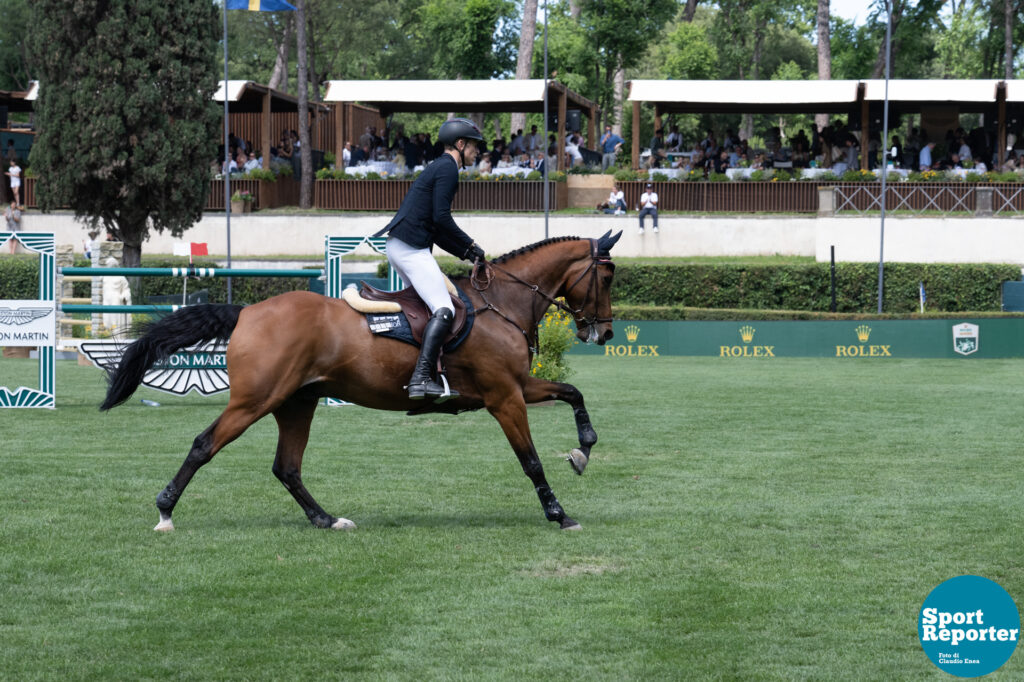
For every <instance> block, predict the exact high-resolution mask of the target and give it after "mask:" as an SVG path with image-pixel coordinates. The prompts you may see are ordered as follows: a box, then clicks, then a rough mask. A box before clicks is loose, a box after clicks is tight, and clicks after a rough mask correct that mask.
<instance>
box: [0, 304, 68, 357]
mask: <svg viewBox="0 0 1024 682" xmlns="http://www.w3.org/2000/svg"><path fill="white" fill-rule="evenodd" d="M56 341H57V314H56V308H55V305H54V302H53V301H0V346H53V345H54V344H55V343H56Z"/></svg>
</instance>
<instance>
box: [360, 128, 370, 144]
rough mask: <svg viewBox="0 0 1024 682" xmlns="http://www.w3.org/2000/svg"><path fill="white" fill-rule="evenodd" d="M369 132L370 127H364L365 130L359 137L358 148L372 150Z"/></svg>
mask: <svg viewBox="0 0 1024 682" xmlns="http://www.w3.org/2000/svg"><path fill="white" fill-rule="evenodd" d="M371 130H372V128H371V126H366V128H364V129H363V134H362V135H360V136H359V146H360V147H370V148H372V146H373V133H372V132H370V131H371Z"/></svg>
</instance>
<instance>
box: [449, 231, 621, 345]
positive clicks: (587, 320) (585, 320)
mask: <svg viewBox="0 0 1024 682" xmlns="http://www.w3.org/2000/svg"><path fill="white" fill-rule="evenodd" d="M589 241H590V264H589V265H587V267H586V269H584V270H583V272H582V273H580V276H579V277H577V278H576V279H575V280H574V281H573V283H572V284H570V285H569V286H567V287H566V288H565V293H566V295H568V294H569V292H571V291H572V290H573V289H575V288H576V286H577V285H578V284H579V283H580V282H582V281H583V278H584V277H586V276H587V274H588V273H589V274H590V281H589V282H588V283H587V285H586V287H587V293H586V295H585V296H584V297H583V303H581V304H580V307H579V308H571V307H569V306H568V305H567V304H566V303H563V302H561V301H559V300H558V299H556V298H555V297H554V296H551V295H550V294H547V293H545V292H543V291H541V290H540V287H539V286H538V285H536V284H530V283H529V282H527V281H526V280H524V279H522V278H521V277H519V276H517V275H515V274H513V273H511V272H509V271H508V270H506V269H505V268H503V267H501V266H499V265H498V264H496V263H492V262H488V261H483V260H478V261H476V262H475V263H473V272H472V274H470V276H469V281H470V283H471V284H472V285H473V288H474V289H476V291H477V293H478V294H480V298H482V299H483V302H484V307H483V308H481V309H480V311H481V312H483V311H487V310H492V311H494V312H495V313H497V314H498V315H499V316H501V317H502V318H503V319H505V320H506V321H507V322H508V323H509V324H511V325H512V326H513V327H515V328H516V329H518V330H519V331H520V332H522V334H523V336H525V337H526V343H527V345H528V346H529V347H530V351H531V352H533V353H536V352H537V350H538V347H539V345H540V344H539V342H538V341H539V336H538V333H537V329H538V327H539V325H540V322H539V321H538V323H537V325H535V326H534V329H533V340H532V341H531V337H530V334H529V333H528V332H527V331H526V330H525V329H523V328H522V327H520V326H519V325H518V324H516V322H515V321H514V320H512V318H510V317H509V316H508V315H506V314H505V313H503V312H502V311H501V310H499V309H498V308H497V307H496V306H495V305H494V304H493V303H491V302H490V301H488V300H487V296H486V294H485V293H484V292H485V291H486V290H487V288H488V287H489V286H491V282H492V281H493V280H494V273H493V272H492V269H493V270H497V271H498V272H500V273H502V274H503V275H505V276H506V277H508V278H509V279H511V280H512V281H514V282H517V283H518V284H522V285H523V286H524V287H526V288H527V289H529V290H530V291H532V292H533V293H534V294H535V295H537V296H540V297H541V298H542V299H544V300H545V301H547V302H548V304H549V305H553V306H555V307H556V308H558V309H559V310H561V311H563V312H566V313H568V314H569V315H571V316H572V319H573V322H575V323H576V327H577V329H579V328H580V327H581V326H582V327H589V328H593V326H594V325H595V324H599V323H601V322H611V321H612V318H611V317H598V316H597V297H598V281H597V266H598V265H608V266H611V267H612V268H613V269H614V268H615V264H614V263H613V262H612V259H611V258H610V257H602V256H601V255H600V254H599V253H598V246H597V240H596V239H590V240H589ZM591 297H593V300H594V305H593V314H592V315H590V316H588V315H587V314H586V308H587V304H588V303H589V302H590V300H591ZM532 308H533V306H531V309H532Z"/></svg>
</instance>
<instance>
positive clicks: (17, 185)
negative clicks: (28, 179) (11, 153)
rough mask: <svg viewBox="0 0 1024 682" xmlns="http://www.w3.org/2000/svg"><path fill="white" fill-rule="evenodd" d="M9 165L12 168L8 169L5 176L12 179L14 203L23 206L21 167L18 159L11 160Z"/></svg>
mask: <svg viewBox="0 0 1024 682" xmlns="http://www.w3.org/2000/svg"><path fill="white" fill-rule="evenodd" d="M9 163H10V168H8V169H7V172H6V173H4V175H6V176H7V177H9V178H10V179H11V192H13V194H14V203H16V204H18V205H19V206H21V166H19V165H18V159H11V160H10V162H9ZM22 208H24V206H22Z"/></svg>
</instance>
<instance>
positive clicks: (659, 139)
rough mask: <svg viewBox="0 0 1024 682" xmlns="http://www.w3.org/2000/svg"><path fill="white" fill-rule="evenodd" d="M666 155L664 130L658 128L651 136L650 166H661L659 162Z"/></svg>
mask: <svg viewBox="0 0 1024 682" xmlns="http://www.w3.org/2000/svg"><path fill="white" fill-rule="evenodd" d="M666 157H667V153H666V152H665V131H663V130H662V129H661V128H658V129H657V130H655V131H654V137H652V138H651V168H661V162H662V161H663V160H664V159H665V158H666Z"/></svg>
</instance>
